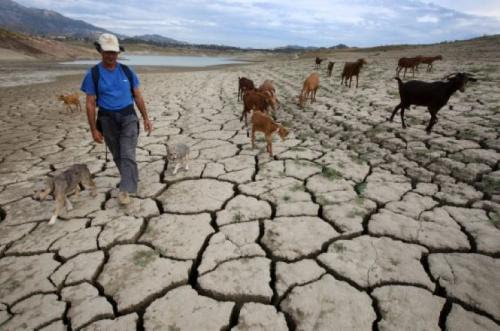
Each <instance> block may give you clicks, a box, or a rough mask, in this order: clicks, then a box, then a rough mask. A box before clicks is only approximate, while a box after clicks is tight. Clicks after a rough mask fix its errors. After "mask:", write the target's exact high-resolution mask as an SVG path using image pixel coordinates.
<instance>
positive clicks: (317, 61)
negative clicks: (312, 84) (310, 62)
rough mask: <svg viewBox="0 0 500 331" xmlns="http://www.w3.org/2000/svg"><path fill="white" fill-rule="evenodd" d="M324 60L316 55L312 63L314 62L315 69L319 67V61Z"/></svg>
mask: <svg viewBox="0 0 500 331" xmlns="http://www.w3.org/2000/svg"><path fill="white" fill-rule="evenodd" d="M324 60H326V59H321V58H319V57H317V56H316V58H315V59H314V63H316V69H319V67H320V66H321V62H323V61H324Z"/></svg>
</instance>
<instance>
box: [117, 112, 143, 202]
mask: <svg viewBox="0 0 500 331" xmlns="http://www.w3.org/2000/svg"><path fill="white" fill-rule="evenodd" d="M120 122H121V123H120V124H121V130H120V143H119V144H120V156H119V157H120V166H121V168H120V174H121V181H120V191H122V192H128V193H135V192H137V183H138V181H139V171H138V169H137V162H136V161H135V150H136V147H137V137H138V133H139V127H138V119H137V116H136V115H135V114H132V115H126V116H123V117H121V119H120Z"/></svg>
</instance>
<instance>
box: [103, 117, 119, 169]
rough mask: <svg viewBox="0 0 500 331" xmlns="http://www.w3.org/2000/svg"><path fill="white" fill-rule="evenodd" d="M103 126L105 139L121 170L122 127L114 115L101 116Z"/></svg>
mask: <svg viewBox="0 0 500 331" xmlns="http://www.w3.org/2000/svg"><path fill="white" fill-rule="evenodd" d="M99 121H100V122H101V127H102V131H103V132H102V133H103V135H104V141H105V142H106V146H108V148H109V150H110V152H111V155H113V161H115V164H116V167H117V168H118V171H120V173H121V170H120V127H119V126H118V123H117V122H116V120H115V118H114V116H112V115H111V116H101V117H100V118H99Z"/></svg>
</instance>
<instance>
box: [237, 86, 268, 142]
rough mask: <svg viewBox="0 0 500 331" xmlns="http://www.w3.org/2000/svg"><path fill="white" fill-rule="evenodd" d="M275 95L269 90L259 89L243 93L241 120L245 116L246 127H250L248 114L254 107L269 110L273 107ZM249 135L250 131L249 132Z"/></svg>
mask: <svg viewBox="0 0 500 331" xmlns="http://www.w3.org/2000/svg"><path fill="white" fill-rule="evenodd" d="M272 103H273V96H272V95H271V94H270V93H269V92H259V91H257V90H248V91H246V92H245V93H244V94H243V113H242V114H241V117H240V121H242V120H243V118H245V127H247V128H248V124H247V115H248V113H250V112H251V111H252V109H259V110H262V111H266V112H267V110H268V108H269V107H271V108H272V107H273V105H272ZM247 136H248V132H247Z"/></svg>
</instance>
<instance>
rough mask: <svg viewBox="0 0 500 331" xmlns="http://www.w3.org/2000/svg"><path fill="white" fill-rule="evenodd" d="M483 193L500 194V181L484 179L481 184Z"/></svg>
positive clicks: (489, 178) (490, 178)
mask: <svg viewBox="0 0 500 331" xmlns="http://www.w3.org/2000/svg"><path fill="white" fill-rule="evenodd" d="M481 186H482V188H483V191H484V192H485V193H488V194H498V193H500V180H498V179H496V178H492V177H484V178H483V181H482V182H481Z"/></svg>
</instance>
